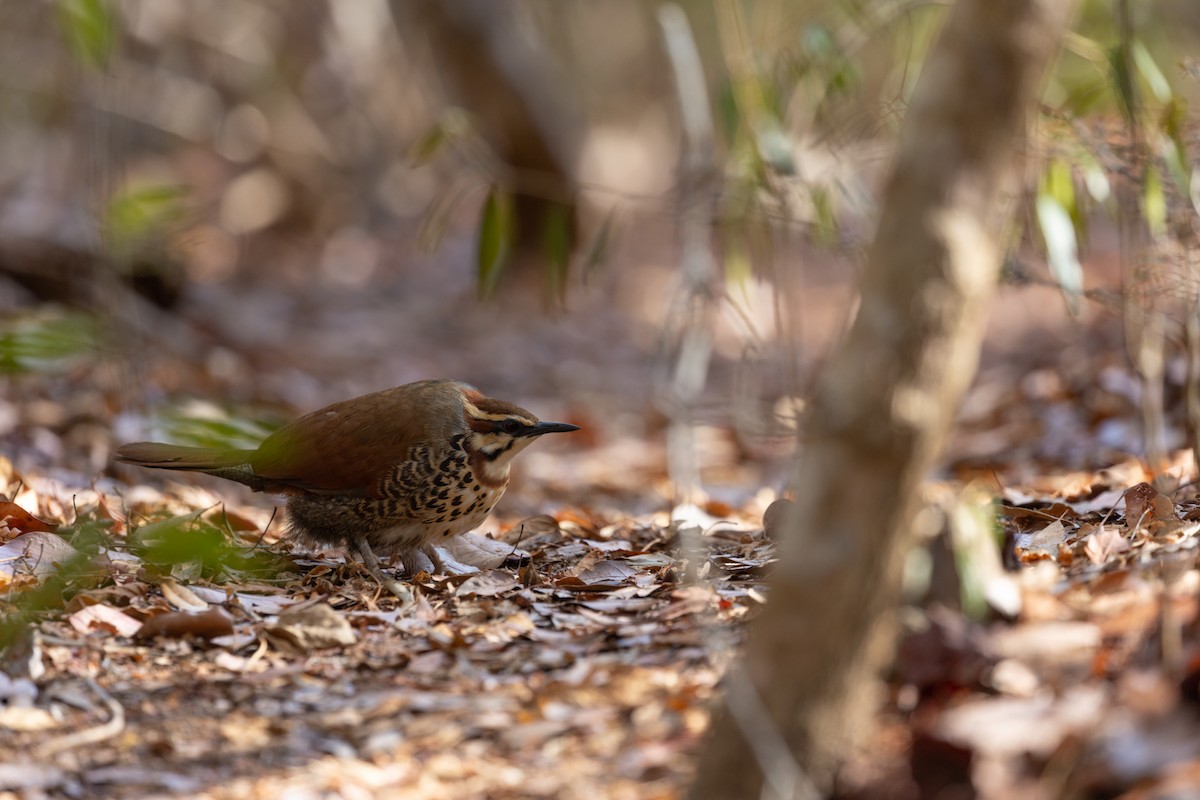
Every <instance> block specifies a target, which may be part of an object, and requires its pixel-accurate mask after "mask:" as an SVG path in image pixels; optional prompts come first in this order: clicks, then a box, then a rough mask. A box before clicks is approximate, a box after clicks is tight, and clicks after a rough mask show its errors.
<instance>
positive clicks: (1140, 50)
mask: <svg viewBox="0 0 1200 800" xmlns="http://www.w3.org/2000/svg"><path fill="white" fill-rule="evenodd" d="M1130 51H1131V52H1132V54H1133V63H1134V65H1135V66H1137V70H1138V72H1139V73H1141V75H1142V78H1143V79H1144V80H1145V81H1146V85H1147V86H1149V87H1150V93H1151V94H1153V95H1154V98H1155V99H1156V100H1158V102H1160V103H1166V102H1169V101H1170V100H1171V83H1170V81H1168V80H1167V76H1166V75H1164V74H1163V71H1162V70H1161V69H1159V68H1158V64H1157V63H1156V62H1155V61H1154V56H1152V55H1150V51H1149V50H1147V49H1146V45H1145V44H1144V43H1143V42H1142V41H1141V40H1140V39H1135V40H1134V42H1133V45H1132V46H1131V48H1130Z"/></svg>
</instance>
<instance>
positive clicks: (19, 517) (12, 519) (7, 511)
mask: <svg viewBox="0 0 1200 800" xmlns="http://www.w3.org/2000/svg"><path fill="white" fill-rule="evenodd" d="M0 527H6V528H11V529H12V530H14V531H20V532H21V533H33V532H34V531H42V532H44V533H51V532H53V531H54V527H55V526H53V525H51V524H50V523H49V522H43V521H42V520H40V519H38V518H37V517H35V516H34V515H33V514H30V513H29V512H28V511H26V510H25V509H23V508H21V507H20V506H19V505H17V504H16V503H14V502H12V501H11V500H0Z"/></svg>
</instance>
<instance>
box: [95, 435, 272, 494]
mask: <svg viewBox="0 0 1200 800" xmlns="http://www.w3.org/2000/svg"><path fill="white" fill-rule="evenodd" d="M253 456H254V451H253V450H232V449H230V450H222V449H218V448H215V447H183V446H181V445H175V444H159V443H158V442H134V443H133V444H123V445H121V446H120V447H118V448H117V453H116V456H115V457H114V458H115V460H117V461H121V462H124V463H126V464H135V465H137V466H139V467H151V468H153V469H178V470H183V471H185V472H203V473H206V474H208V475H215V476H217V477H218V478H227V479H228V480H231V481H237V482H238V483H244V484H245V485H247V486H249V487H250V488H251V489H253V490H254V491H256V492H262V491H266V490H267V489H268V488H270V486H271V483H270V482H269V481H267V480H264V479H263V478H261V477H259V476H258V475H255V474H254V467H253V465H251V463H250V459H251V458H252V457H253Z"/></svg>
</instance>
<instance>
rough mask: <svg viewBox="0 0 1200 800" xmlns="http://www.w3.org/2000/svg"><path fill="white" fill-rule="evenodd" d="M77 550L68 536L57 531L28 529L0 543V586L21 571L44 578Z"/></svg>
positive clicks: (23, 573)
mask: <svg viewBox="0 0 1200 800" xmlns="http://www.w3.org/2000/svg"><path fill="white" fill-rule="evenodd" d="M75 554H76V550H75V548H74V547H71V545H70V544H68V543H67V540H66V539H63V538H62V537H61V536H56V535H55V534H53V533H44V532H41V531H36V532H34V533H26V534H22V535H21V536H18V537H17V538H15V539H12V540H11V541H9V542H6V543H5V544H3V545H0V586H3V585H5V584H7V583H9V582H11V581H12V580H13V579H14V578H16V577H17V576H18V575H34V576H36V577H38V578H43V577H45V576H47V575H50V574H52V573H53V572H54V571H55V570H57V569H58V565H59V564H62V563H63V562H65V561H66V560H67V559H69V558H71V557H72V556H74V555H75Z"/></svg>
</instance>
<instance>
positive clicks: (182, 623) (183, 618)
mask: <svg viewBox="0 0 1200 800" xmlns="http://www.w3.org/2000/svg"><path fill="white" fill-rule="evenodd" d="M232 633H233V620H232V619H231V618H230V616H229V614H228V613H226V611H225V609H223V608H220V607H218V606H212V607H210V608H209V609H208V610H207V611H201V612H200V613H198V614H197V613H192V612H188V611H168V612H167V613H165V614H159V615H157V616H154V617H151V618H150V619H148V620H146V624H145V625H143V626H142V629H141V630H140V631H138V638H139V639H153V638H155V637H158V636H165V637H167V638H169V639H179V638H182V637H184V636H198V637H200V638H201V639H215V638H217V637H218V636H229V635H230V634H232Z"/></svg>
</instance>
